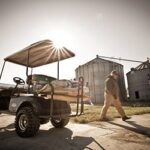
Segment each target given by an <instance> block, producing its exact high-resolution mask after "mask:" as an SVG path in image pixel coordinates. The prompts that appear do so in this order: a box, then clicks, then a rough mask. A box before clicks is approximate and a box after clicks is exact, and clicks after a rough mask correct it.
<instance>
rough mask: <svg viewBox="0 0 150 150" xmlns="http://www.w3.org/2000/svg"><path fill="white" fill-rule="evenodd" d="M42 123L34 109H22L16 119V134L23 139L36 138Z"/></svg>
mask: <svg viewBox="0 0 150 150" xmlns="http://www.w3.org/2000/svg"><path fill="white" fill-rule="evenodd" d="M39 126H40V122H39V119H38V117H37V116H36V114H35V113H34V111H33V110H32V108H30V107H23V108H21V109H20V110H19V111H18V113H17V115H16V119H15V129H16V133H17V134H18V135H19V136H21V137H32V136H35V135H36V133H37V132H38V130H39Z"/></svg>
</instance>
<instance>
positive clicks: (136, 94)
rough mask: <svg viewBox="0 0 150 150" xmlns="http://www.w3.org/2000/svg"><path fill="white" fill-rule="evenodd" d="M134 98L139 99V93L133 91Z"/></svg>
mask: <svg viewBox="0 0 150 150" xmlns="http://www.w3.org/2000/svg"><path fill="white" fill-rule="evenodd" d="M135 98H136V99H139V98H140V95H139V91H135Z"/></svg>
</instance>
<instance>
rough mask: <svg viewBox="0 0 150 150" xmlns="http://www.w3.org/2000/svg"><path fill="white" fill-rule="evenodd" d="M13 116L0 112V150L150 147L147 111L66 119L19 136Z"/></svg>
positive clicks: (137, 149) (129, 149)
mask: <svg viewBox="0 0 150 150" xmlns="http://www.w3.org/2000/svg"><path fill="white" fill-rule="evenodd" d="M13 123H14V116H11V115H7V114H0V150H84V149H85V150H105V149H106V150H149V148H150V114H145V115H139V116H133V117H132V119H131V120H129V121H127V122H123V121H122V120H121V119H116V120H115V121H111V122H93V123H91V124H85V125H81V124H75V123H69V124H68V125H67V126H66V128H63V129H55V128H53V127H52V126H51V124H50V123H47V124H45V125H42V126H41V127H40V131H39V133H38V134H37V136H35V137H32V138H26V139H24V138H20V137H18V136H17V135H16V133H15V131H14V125H13Z"/></svg>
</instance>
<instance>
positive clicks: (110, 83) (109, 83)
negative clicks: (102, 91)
mask: <svg viewBox="0 0 150 150" xmlns="http://www.w3.org/2000/svg"><path fill="white" fill-rule="evenodd" d="M105 86H106V87H105V88H106V91H107V92H108V93H110V94H111V95H112V96H113V97H114V98H115V99H117V91H116V89H115V85H114V83H113V81H111V80H107V81H106V82H105Z"/></svg>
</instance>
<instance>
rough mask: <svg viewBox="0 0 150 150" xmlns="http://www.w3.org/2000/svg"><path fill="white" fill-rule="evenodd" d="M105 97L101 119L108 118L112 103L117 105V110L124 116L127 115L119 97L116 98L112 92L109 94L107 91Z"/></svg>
mask: <svg viewBox="0 0 150 150" xmlns="http://www.w3.org/2000/svg"><path fill="white" fill-rule="evenodd" d="M104 98H105V100H104V106H103V108H102V110H101V116H100V118H101V119H104V118H106V113H107V110H108V108H109V107H110V106H111V104H113V105H114V106H115V107H116V109H117V111H118V112H119V114H120V115H121V117H122V118H123V117H125V116H126V115H125V112H124V110H123V108H122V106H121V102H120V100H119V98H117V99H115V98H114V97H113V96H112V95H111V94H107V93H105V94H104Z"/></svg>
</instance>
